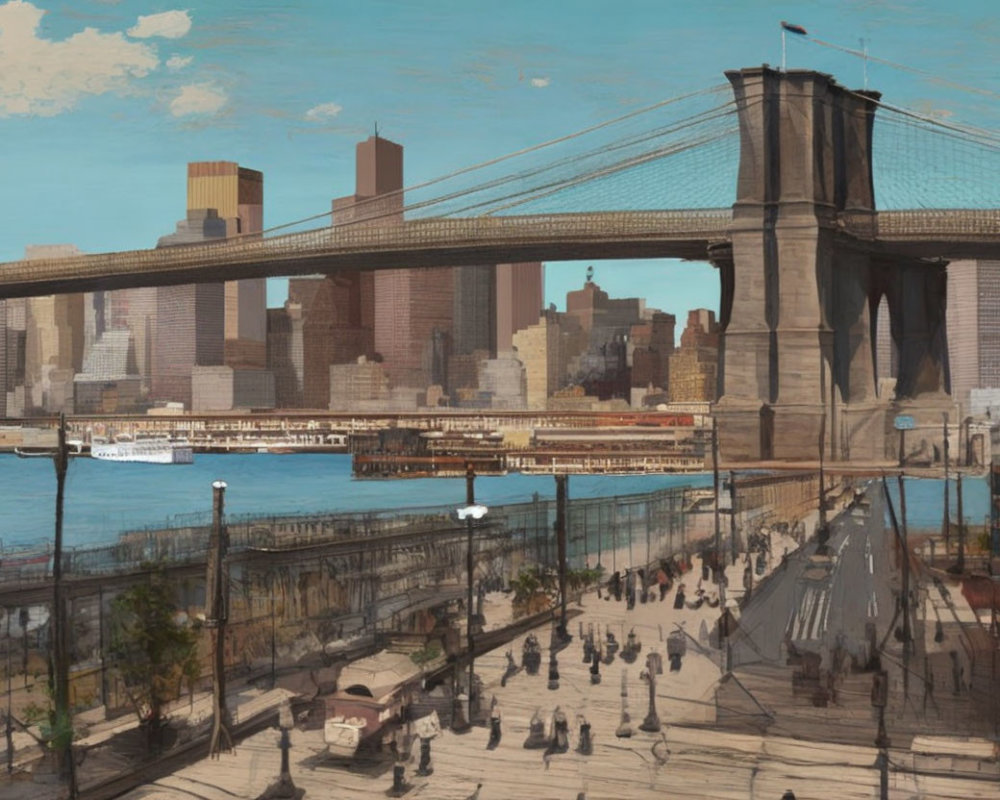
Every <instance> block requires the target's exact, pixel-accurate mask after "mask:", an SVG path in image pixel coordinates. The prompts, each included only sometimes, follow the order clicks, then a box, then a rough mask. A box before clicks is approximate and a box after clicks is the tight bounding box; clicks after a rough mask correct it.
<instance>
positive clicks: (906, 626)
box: [897, 473, 913, 683]
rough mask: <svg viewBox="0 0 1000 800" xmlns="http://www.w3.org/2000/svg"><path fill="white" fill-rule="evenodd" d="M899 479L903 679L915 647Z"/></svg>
mask: <svg viewBox="0 0 1000 800" xmlns="http://www.w3.org/2000/svg"><path fill="white" fill-rule="evenodd" d="M897 480H898V481H899V516H900V523H901V524H900V539H901V540H902V541H901V545H902V549H903V563H902V572H903V587H902V588H903V598H902V599H903V655H904V661H905V662H907V663H905V664H904V667H907V668H905V669H904V670H903V680H904V683H905V682H906V681H907V680H908V676H909V673H910V670H909V668H908V662H909V654H910V651H911V650H912V649H913V636H912V633H911V631H910V544H909V534H908V533H907V529H906V489H905V488H904V486H903V473H900V474H899V475H898V476H897Z"/></svg>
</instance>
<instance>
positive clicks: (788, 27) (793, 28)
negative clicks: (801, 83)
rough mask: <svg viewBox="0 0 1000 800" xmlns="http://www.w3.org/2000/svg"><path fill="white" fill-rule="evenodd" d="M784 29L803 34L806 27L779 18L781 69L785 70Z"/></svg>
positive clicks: (799, 34) (798, 34)
mask: <svg viewBox="0 0 1000 800" xmlns="http://www.w3.org/2000/svg"><path fill="white" fill-rule="evenodd" d="M785 31H788V32H789V33H794V34H795V35H797V36H805V35H806V29H805V28H803V27H802V26H801V25H792V23H790V22H785V21H784V20H781V71H782V72H784V71H785Z"/></svg>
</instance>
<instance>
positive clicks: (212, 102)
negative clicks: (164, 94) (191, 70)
mask: <svg viewBox="0 0 1000 800" xmlns="http://www.w3.org/2000/svg"><path fill="white" fill-rule="evenodd" d="M228 99H229V98H228V97H226V94H225V92H223V91H222V90H221V89H219V88H218V87H216V86H213V85H211V84H208V83H202V84H191V85H189V86H182V87H181V91H180V94H178V95H177V97H175V98H174V99H173V100H171V101H170V113H171V114H173V115H174V116H175V117H185V116H187V115H188V114H214V113H215V112H216V111H218V110H219V109H220V108H222V107H223V106H224V105H225V104H226V102H227V101H228Z"/></svg>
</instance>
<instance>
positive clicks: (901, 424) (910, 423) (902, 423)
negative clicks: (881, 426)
mask: <svg viewBox="0 0 1000 800" xmlns="http://www.w3.org/2000/svg"><path fill="white" fill-rule="evenodd" d="M892 424H893V427H894V428H895V429H896V430H897V431H912V430H913V429H914V428H916V427H917V423H916V421H915V420H914V419H913V417H911V416H910V415H909V414H900V415H899V416H898V417H896V418H895V419H894V420H893V422H892Z"/></svg>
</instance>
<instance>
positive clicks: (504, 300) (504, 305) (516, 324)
mask: <svg viewBox="0 0 1000 800" xmlns="http://www.w3.org/2000/svg"><path fill="white" fill-rule="evenodd" d="M544 282H545V267H543V266H542V264H541V263H539V262H537V261H531V262H520V263H517V264H497V267H496V284H497V288H496V305H497V310H496V329H497V332H496V350H497V353H506V352H509V351H510V349H511V347H512V346H513V337H514V334H515V333H517V332H518V331H522V330H524V329H525V328H527V327H528V326H529V325H534V324H535V323H536V322H538V317H539V315H540V314H541V313H542V309H543V308H544V307H545V289H544Z"/></svg>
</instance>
